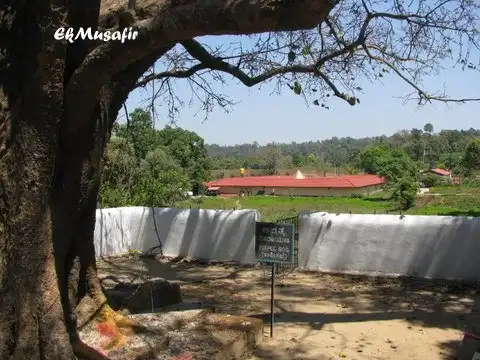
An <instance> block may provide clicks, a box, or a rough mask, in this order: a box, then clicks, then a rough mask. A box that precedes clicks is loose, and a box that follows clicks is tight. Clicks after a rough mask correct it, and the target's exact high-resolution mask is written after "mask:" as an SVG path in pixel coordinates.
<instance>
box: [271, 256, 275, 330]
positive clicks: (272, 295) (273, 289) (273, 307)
mask: <svg viewBox="0 0 480 360" xmlns="http://www.w3.org/2000/svg"><path fill="white" fill-rule="evenodd" d="M275 268H276V266H275V263H272V282H271V289H270V337H271V338H273V323H274V322H275Z"/></svg>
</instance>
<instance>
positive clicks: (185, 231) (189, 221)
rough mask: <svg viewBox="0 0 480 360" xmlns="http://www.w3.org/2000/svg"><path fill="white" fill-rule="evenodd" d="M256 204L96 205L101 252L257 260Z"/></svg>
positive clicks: (225, 259)
mask: <svg viewBox="0 0 480 360" xmlns="http://www.w3.org/2000/svg"><path fill="white" fill-rule="evenodd" d="M259 217H260V215H259V213H258V212H257V211H255V210H207V209H174V208H155V209H152V208H148V207H123V208H113V209H99V210H97V219H96V224H95V235H94V236H95V238H94V241H95V252H96V255H97V256H98V257H102V256H112V255H120V254H125V253H128V252H129V251H131V250H138V251H148V250H150V249H152V248H153V247H155V246H158V245H159V243H160V242H159V241H161V243H162V244H163V253H164V254H165V255H167V256H183V257H187V256H188V257H192V258H196V259H205V260H218V261H235V262H240V263H244V264H251V263H254V258H255V253H254V252H255V249H254V239H255V222H256V221H258V220H259Z"/></svg>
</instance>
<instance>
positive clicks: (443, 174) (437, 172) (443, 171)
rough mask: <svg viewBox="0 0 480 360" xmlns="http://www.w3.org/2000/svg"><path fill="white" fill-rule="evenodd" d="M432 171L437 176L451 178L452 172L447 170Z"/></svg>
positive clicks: (437, 169)
mask: <svg viewBox="0 0 480 360" xmlns="http://www.w3.org/2000/svg"><path fill="white" fill-rule="evenodd" d="M430 171H431V172H432V173H434V174H437V175H442V176H450V171H448V170H445V169H439V168H435V169H431V170H430Z"/></svg>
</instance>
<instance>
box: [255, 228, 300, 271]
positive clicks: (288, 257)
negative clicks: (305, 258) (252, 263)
mask: <svg viewBox="0 0 480 360" xmlns="http://www.w3.org/2000/svg"><path fill="white" fill-rule="evenodd" d="M294 234H295V229H294V225H293V224H279V223H265V222H257V224H256V227H255V257H256V259H257V261H262V262H269V263H293V261H294V256H293V241H294Z"/></svg>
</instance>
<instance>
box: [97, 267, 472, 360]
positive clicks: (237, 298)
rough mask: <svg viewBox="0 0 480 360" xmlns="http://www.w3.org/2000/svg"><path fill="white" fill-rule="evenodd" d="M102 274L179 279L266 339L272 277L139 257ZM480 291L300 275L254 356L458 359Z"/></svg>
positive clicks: (187, 293) (279, 295) (194, 295)
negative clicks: (256, 326)
mask: <svg viewBox="0 0 480 360" xmlns="http://www.w3.org/2000/svg"><path fill="white" fill-rule="evenodd" d="M98 270H99V275H100V277H101V278H102V277H105V276H107V275H110V276H114V277H118V278H119V279H122V281H125V280H126V279H130V280H133V279H134V278H138V277H142V276H145V277H147V278H148V276H151V277H162V278H165V279H166V280H169V281H173V282H177V283H178V284H179V285H180V286H181V289H182V294H183V298H184V301H186V302H191V303H192V306H193V307H197V308H202V307H214V308H215V310H216V311H218V312H225V313H229V314H232V315H246V316H255V317H260V318H263V319H264V320H265V335H266V336H268V331H269V326H268V321H269V320H268V319H269V318H268V313H269V304H270V303H269V298H270V287H269V284H270V283H269V273H268V271H264V270H262V269H259V268H252V267H241V266H234V265H208V266H206V265H200V264H197V263H188V262H184V263H182V262H177V263H174V262H168V261H166V260H160V259H143V260H141V259H139V258H138V257H130V258H116V259H109V260H106V261H99V263H98ZM478 297H479V296H478V289H477V288H475V287H473V286H469V285H464V284H458V283H452V282H438V281H435V282H434V281H427V280H415V279H386V278H368V277H362V276H350V275H348V276H347V275H342V276H335V275H327V274H319V273H307V272H300V271H295V272H294V273H291V274H288V275H286V276H285V277H284V278H283V280H281V281H279V283H278V286H277V288H276V310H277V316H276V326H275V338H274V339H273V340H271V339H269V338H268V337H265V340H264V341H263V343H262V344H261V346H260V347H259V348H258V349H257V350H256V351H255V353H254V354H251V357H250V360H254V359H278V360H295V359H298V360H299V359H303V360H313V359H315V360H330V359H342V358H345V359H357V360H363V359H371V360H374V359H378V360H380V359H381V360H387V359H398V360H407V359H408V360H417V359H418V360H424V359H429V360H446V359H453V354H454V351H455V348H456V347H457V346H458V345H459V344H460V342H461V339H462V330H463V328H464V324H465V319H466V316H467V315H468V313H469V311H470V309H471V307H472V305H473V303H474V301H478Z"/></svg>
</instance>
